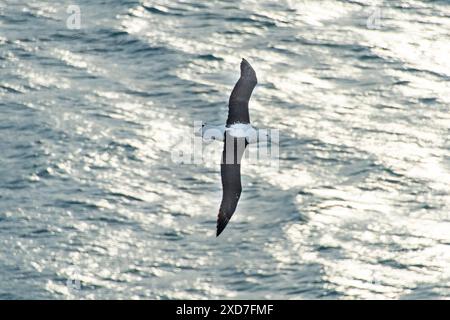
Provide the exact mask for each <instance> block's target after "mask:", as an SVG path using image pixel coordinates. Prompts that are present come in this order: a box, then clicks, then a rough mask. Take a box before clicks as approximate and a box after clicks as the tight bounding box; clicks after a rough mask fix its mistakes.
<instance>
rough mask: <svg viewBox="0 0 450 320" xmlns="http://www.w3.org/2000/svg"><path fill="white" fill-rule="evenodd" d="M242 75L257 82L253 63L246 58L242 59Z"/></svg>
mask: <svg viewBox="0 0 450 320" xmlns="http://www.w3.org/2000/svg"><path fill="white" fill-rule="evenodd" d="M241 77H244V78H246V79H250V80H252V81H254V82H255V83H256V82H257V79H256V72H255V70H254V69H253V67H252V66H251V64H250V63H249V62H248V61H247V60H245V59H244V58H242V61H241Z"/></svg>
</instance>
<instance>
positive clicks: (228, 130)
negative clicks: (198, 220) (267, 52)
mask: <svg viewBox="0 0 450 320" xmlns="http://www.w3.org/2000/svg"><path fill="white" fill-rule="evenodd" d="M256 84H257V79H256V73H255V70H253V68H252V66H251V65H250V63H248V61H247V60H245V59H242V62H241V76H240V78H239V80H238V82H237V83H236V85H235V86H234V89H233V91H232V92H231V96H230V99H229V103H228V118H227V122H226V125H225V126H221V127H220V128H219V129H211V128H208V127H207V126H205V125H203V127H202V129H201V135H202V137H203V138H208V139H209V140H220V141H223V142H224V148H223V152H222V161H221V165H220V174H221V177H222V189H223V193H222V202H221V204H220V208H219V214H218V216H217V233H216V236H219V235H220V234H221V233H222V231H223V230H224V229H225V227H226V226H227V224H228V222H229V221H230V219H231V217H232V216H233V214H234V212H235V211H236V207H237V204H238V201H239V198H240V196H241V192H242V185H241V159H242V156H243V154H244V151H245V148H246V147H247V145H248V144H250V143H256V142H264V141H268V140H269V137H268V135H267V134H266V135H265V136H262V137H261V136H259V135H258V134H257V132H256V130H255V129H254V128H253V127H252V126H251V124H250V115H249V112H248V103H249V100H250V97H251V95H252V92H253V89H254V88H255V86H256Z"/></svg>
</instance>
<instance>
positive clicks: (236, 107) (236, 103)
mask: <svg viewBox="0 0 450 320" xmlns="http://www.w3.org/2000/svg"><path fill="white" fill-rule="evenodd" d="M256 83H257V79H256V73H255V70H253V68H252V66H251V65H250V63H248V61H247V60H245V59H242V62H241V77H240V78H239V80H238V82H237V83H236V85H235V86H234V89H233V91H232V92H231V96H230V101H229V103H228V119H227V126H230V125H232V124H234V123H250V115H249V113H248V101H249V100H250V96H251V95H252V92H253V89H254V88H255V86H256Z"/></svg>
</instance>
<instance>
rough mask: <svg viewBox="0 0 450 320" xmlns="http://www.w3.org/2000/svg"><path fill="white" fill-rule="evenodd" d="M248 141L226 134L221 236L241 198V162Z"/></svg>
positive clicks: (222, 174) (220, 217)
mask: <svg viewBox="0 0 450 320" xmlns="http://www.w3.org/2000/svg"><path fill="white" fill-rule="evenodd" d="M246 146H247V141H246V139H245V137H244V138H236V137H233V136H232V135H231V134H230V133H229V132H226V133H225V142H224V148H223V153H222V163H221V165H220V174H221V176H222V189H223V193H222V202H221V204H220V209H219V215H218V217H217V234H216V236H219V235H220V234H221V233H222V231H223V229H225V227H226V225H227V224H228V221H230V219H231V216H232V215H233V213H234V212H235V211H236V207H237V204H238V201H239V198H240V196H241V191H242V185H241V160H242V155H243V154H244V151H245V147H246Z"/></svg>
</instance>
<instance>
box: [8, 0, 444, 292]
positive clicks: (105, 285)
mask: <svg viewBox="0 0 450 320" xmlns="http://www.w3.org/2000/svg"><path fill="white" fill-rule="evenodd" d="M75 2H76V3H75ZM74 4H76V5H78V8H79V9H80V10H79V13H80V15H79V16H78V15H76V14H77V10H76V8H75V9H74V10H75V11H71V10H72V9H73V7H69V6H70V5H74ZM68 8H69V9H70V10H69V11H68ZM78 17H79V18H80V19H79V27H80V28H79V29H78V28H77V26H78V25H77V24H76V22H77V21H78V20H77V18H78ZM68 19H69V20H68ZM449 30H450V2H449V1H416V0H409V1H407V0H404V1H331V0H324V1H312V0H311V1H306V0H305V1H295V0H290V1H274V0H270V1H269V0H245V1H217V0H216V1H201V2H199V1H194V0H178V1H176V0H172V1H163V0H154V1H152V0H129V1H119V0H104V1H87V0H77V1H49V0H48V1H41V0H39V1H38V0H27V1H17V0H14V1H13V0H7V1H5V0H0V151H1V154H0V298H1V299H42V298H43V299H181V298H186V299H194V298H200V299H208V298H214V299H217V298H220V299H241V298H245V299H383V298H384V299H435V298H439V299H441V298H449V297H450V137H449V136H450V114H449V105H450V81H449V80H450V60H449V59H448V57H449V54H450V33H449ZM242 57H245V58H247V59H248V60H249V61H250V63H251V64H252V65H253V67H254V68H255V70H256V72H257V75H258V80H259V84H258V86H257V88H256V90H255V91H254V94H253V97H252V100H251V104H250V115H251V118H252V121H253V123H254V124H255V125H257V126H259V127H266V128H276V129H278V130H279V131H280V142H279V168H275V167H272V166H268V165H267V163H264V162H262V163H252V164H246V163H245V160H244V163H243V165H242V184H243V193H242V196H241V200H240V203H239V205H238V209H237V211H236V213H235V215H234V216H233V218H232V220H231V222H230V223H229V225H228V227H227V228H226V230H225V231H224V233H223V234H222V235H221V236H220V237H219V238H216V237H215V223H216V216H217V212H218V207H219V203H220V198H221V182H220V172H219V161H220V151H221V149H222V145H221V144H220V143H211V144H208V145H207V146H206V147H205V148H206V149H207V150H209V151H211V152H212V154H213V155H214V152H215V151H218V152H219V153H218V155H219V156H217V157H216V156H211V157H207V159H205V161H203V162H200V163H197V164H188V163H184V164H180V163H177V162H175V161H173V150H174V148H175V147H180V145H181V147H186V148H188V147H189V146H187V145H186V144H184V143H180V142H181V141H183V138H185V137H188V136H189V135H190V134H191V133H192V127H193V123H194V121H206V122H208V123H215V124H221V123H224V122H225V119H226V115H227V100H228V96H229V94H230V92H231V89H232V87H233V85H234V83H235V82H236V80H237V78H238V77H239V62H240V59H241V58H242Z"/></svg>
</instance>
